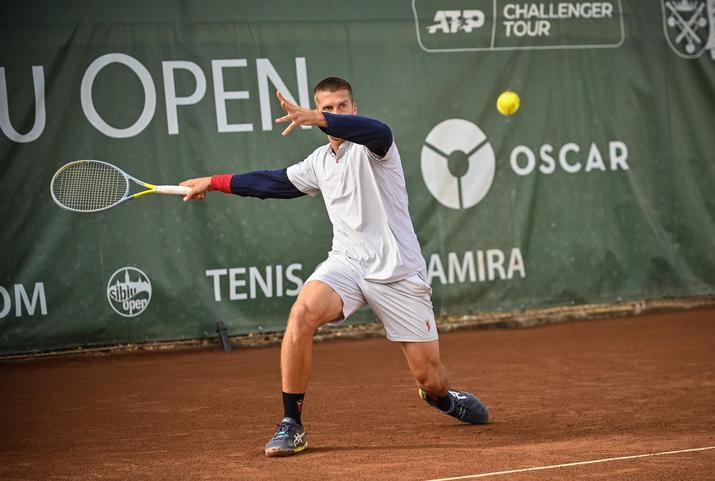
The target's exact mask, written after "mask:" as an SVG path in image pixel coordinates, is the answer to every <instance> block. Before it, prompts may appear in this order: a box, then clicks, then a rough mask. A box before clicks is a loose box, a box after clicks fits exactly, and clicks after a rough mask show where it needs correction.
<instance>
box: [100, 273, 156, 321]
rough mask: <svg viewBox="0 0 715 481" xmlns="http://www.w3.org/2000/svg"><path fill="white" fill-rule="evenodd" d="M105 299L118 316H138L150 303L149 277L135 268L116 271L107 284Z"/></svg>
mask: <svg viewBox="0 0 715 481" xmlns="http://www.w3.org/2000/svg"><path fill="white" fill-rule="evenodd" d="M107 299H108V300H109V305H110V306H112V309H114V312H116V313H117V314H119V315H120V316H124V317H135V316H138V315H139V314H141V313H142V312H144V309H146V307H147V306H148V305H149V301H151V282H150V281H149V277H147V275H146V274H144V273H143V272H142V271H140V270H139V269H137V268H136V267H122V268H121V269H118V270H117V271H116V272H115V273H114V274H112V276H111V277H110V278H109V282H108V283H107Z"/></svg>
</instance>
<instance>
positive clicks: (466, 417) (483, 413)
mask: <svg viewBox="0 0 715 481" xmlns="http://www.w3.org/2000/svg"><path fill="white" fill-rule="evenodd" d="M419 393H420V397H421V398H422V399H424V400H425V401H426V402H427V404H429V405H430V406H432V407H435V408H437V409H439V410H440V411H442V412H443V413H445V414H448V415H450V416H452V417H453V418H457V419H459V420H460V421H462V422H463V423H468V424H489V423H491V422H492V418H491V415H490V414H489V410H488V409H487V407H486V406H485V405H484V403H483V402H482V401H480V400H479V398H478V397H477V396H475V395H474V394H471V393H468V392H466V391H456V390H452V389H450V390H449V391H448V394H449V398H450V400H451V406H450V408H449V409H448V410H446V411H444V410H442V409H440V408H439V406H437V398H435V397H434V396H433V395H432V394H430V393H428V392H426V391H424V390H423V389H420V390H419Z"/></svg>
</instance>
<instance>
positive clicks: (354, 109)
mask: <svg viewBox="0 0 715 481" xmlns="http://www.w3.org/2000/svg"><path fill="white" fill-rule="evenodd" d="M357 113H358V108H357V104H356V103H355V102H353V115H357Z"/></svg>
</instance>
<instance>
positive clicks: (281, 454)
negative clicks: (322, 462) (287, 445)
mask: <svg viewBox="0 0 715 481" xmlns="http://www.w3.org/2000/svg"><path fill="white" fill-rule="evenodd" d="M307 447H308V443H305V444H304V445H302V446H301V447H299V448H295V449H280V448H271V449H266V450H265V453H266V456H268V457H269V458H285V457H286V456H293V455H294V454H298V453H300V452H301V451H304V450H305V448H307Z"/></svg>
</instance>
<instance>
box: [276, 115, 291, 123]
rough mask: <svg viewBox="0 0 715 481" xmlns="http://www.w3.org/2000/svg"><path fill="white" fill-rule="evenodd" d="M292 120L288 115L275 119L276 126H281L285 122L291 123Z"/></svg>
mask: <svg viewBox="0 0 715 481" xmlns="http://www.w3.org/2000/svg"><path fill="white" fill-rule="evenodd" d="M292 120H293V119H291V118H290V115H284V116H283V117H279V118H277V119H276V123H277V124H282V123H285V122H291V121H292Z"/></svg>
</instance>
